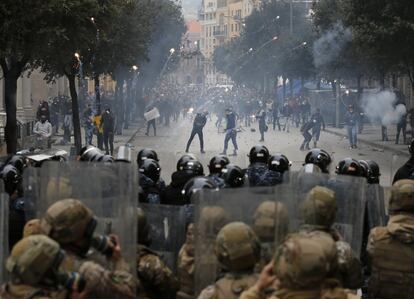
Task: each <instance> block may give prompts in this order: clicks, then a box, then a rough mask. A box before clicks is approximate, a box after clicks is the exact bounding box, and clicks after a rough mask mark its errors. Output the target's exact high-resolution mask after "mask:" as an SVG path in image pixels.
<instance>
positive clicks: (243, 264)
mask: <svg viewBox="0 0 414 299" xmlns="http://www.w3.org/2000/svg"><path fill="white" fill-rule="evenodd" d="M214 251H215V253H216V256H217V259H218V261H219V262H220V264H221V265H222V266H224V268H225V269H227V270H230V271H243V270H250V269H253V267H254V266H255V265H256V263H257V262H258V261H259V260H260V242H259V239H258V238H257V236H256V234H255V233H254V231H253V230H252V229H251V228H250V227H249V226H248V225H247V224H245V223H243V222H232V223H229V224H227V225H225V226H224V227H223V228H222V229H221V230H220V232H219V233H218V235H217V238H216V243H215V248H214Z"/></svg>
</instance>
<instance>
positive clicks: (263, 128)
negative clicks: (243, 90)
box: [256, 102, 268, 142]
mask: <svg viewBox="0 0 414 299" xmlns="http://www.w3.org/2000/svg"><path fill="white" fill-rule="evenodd" d="M256 119H257V120H258V121H259V132H260V140H259V142H264V133H265V132H267V129H268V127H267V125H266V109H265V107H264V105H263V103H262V102H260V110H259V111H258V112H257V114H256Z"/></svg>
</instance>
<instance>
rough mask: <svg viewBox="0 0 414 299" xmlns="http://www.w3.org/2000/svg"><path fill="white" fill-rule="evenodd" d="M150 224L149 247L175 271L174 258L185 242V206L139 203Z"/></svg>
mask: <svg viewBox="0 0 414 299" xmlns="http://www.w3.org/2000/svg"><path fill="white" fill-rule="evenodd" d="M140 208H141V209H142V210H143V211H144V212H145V215H146V217H147V221H148V224H149V226H150V231H149V235H150V239H151V245H150V248H151V249H152V250H154V251H156V252H158V253H159V254H160V256H161V257H162V259H163V261H164V262H165V263H166V264H167V266H168V267H169V268H170V269H172V270H173V271H174V272H176V267H177V265H176V260H177V256H178V253H179V251H180V249H181V246H182V245H183V244H184V242H185V231H186V218H185V207H183V206H169V205H154V204H140Z"/></svg>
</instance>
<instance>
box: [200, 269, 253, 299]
mask: <svg viewBox="0 0 414 299" xmlns="http://www.w3.org/2000/svg"><path fill="white" fill-rule="evenodd" d="M257 279H258V276H257V274H232V273H227V274H226V275H224V277H223V278H222V279H220V280H218V281H217V282H216V283H215V284H214V285H211V286H208V287H207V288H205V289H204V290H203V291H202V292H201V293H200V295H199V296H198V299H238V298H239V297H240V295H241V294H242V293H243V292H244V291H246V290H248V289H249V288H251V287H252V286H253V285H254V284H255V283H256V281H257Z"/></svg>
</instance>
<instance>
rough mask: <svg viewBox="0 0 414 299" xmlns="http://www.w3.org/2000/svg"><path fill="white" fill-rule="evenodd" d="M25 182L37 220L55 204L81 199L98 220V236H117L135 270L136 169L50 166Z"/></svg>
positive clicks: (35, 171) (36, 170)
mask: <svg viewBox="0 0 414 299" xmlns="http://www.w3.org/2000/svg"><path fill="white" fill-rule="evenodd" d="M23 181H24V185H25V192H26V194H28V195H29V197H30V198H31V200H32V203H33V204H32V205H31V207H30V209H31V210H32V211H31V212H32V213H33V214H34V215H36V217H37V218H40V217H42V216H43V214H44V212H45V211H46V210H47V209H48V207H49V206H50V205H51V204H53V203H55V202H56V201H59V200H61V199H65V198H74V199H78V200H80V201H82V202H83V203H84V204H85V205H86V206H87V207H89V208H90V209H91V210H92V212H93V213H94V214H95V216H96V217H97V218H98V225H97V228H96V230H95V233H97V234H111V233H113V234H116V235H118V236H119V239H120V242H121V248H122V254H123V256H124V258H125V260H126V261H128V262H129V263H130V264H131V266H132V267H133V268H135V267H136V263H135V262H134V260H135V259H136V244H137V242H136V240H137V234H136V231H137V214H136V209H135V208H134V207H136V206H137V191H136V187H137V185H138V183H137V179H136V170H135V167H133V165H131V164H127V163H114V164H112V165H105V164H94V165H92V164H88V163H79V162H77V163H76V162H75V163H67V164H61V163H56V162H48V163H45V164H44V165H42V167H41V168H31V169H27V171H26V172H25V175H24V180H23ZM133 268H131V269H133Z"/></svg>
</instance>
